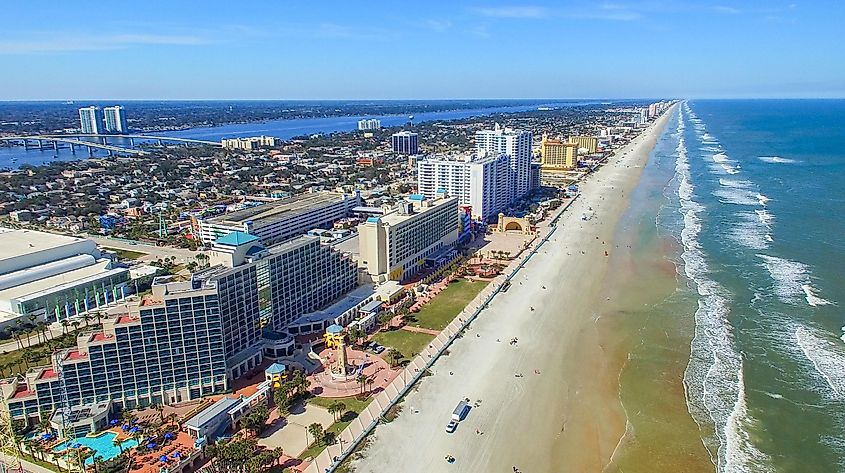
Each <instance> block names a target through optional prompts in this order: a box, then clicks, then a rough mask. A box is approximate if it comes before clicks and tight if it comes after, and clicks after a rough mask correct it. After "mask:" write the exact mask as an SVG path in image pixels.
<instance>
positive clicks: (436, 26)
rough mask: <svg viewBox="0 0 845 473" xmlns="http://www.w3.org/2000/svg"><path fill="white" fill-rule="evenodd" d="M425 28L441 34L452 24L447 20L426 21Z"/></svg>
mask: <svg viewBox="0 0 845 473" xmlns="http://www.w3.org/2000/svg"><path fill="white" fill-rule="evenodd" d="M425 26H426V27H428V28H429V29H431V30H433V31H436V32H438V33H442V32H444V31H446V30H448V29H449V28H451V27H452V22H451V21H449V20H427V21H426V22H425Z"/></svg>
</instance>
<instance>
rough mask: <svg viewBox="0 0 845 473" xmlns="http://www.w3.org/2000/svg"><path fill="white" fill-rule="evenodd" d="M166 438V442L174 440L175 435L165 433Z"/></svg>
mask: <svg viewBox="0 0 845 473" xmlns="http://www.w3.org/2000/svg"><path fill="white" fill-rule="evenodd" d="M164 438H165V439H166V440H170V439H172V438H173V434H171V433H170V432H165V433H164Z"/></svg>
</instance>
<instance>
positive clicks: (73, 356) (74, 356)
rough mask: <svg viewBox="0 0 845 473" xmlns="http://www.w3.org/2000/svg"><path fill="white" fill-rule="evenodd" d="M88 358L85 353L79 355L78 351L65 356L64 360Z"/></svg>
mask: <svg viewBox="0 0 845 473" xmlns="http://www.w3.org/2000/svg"><path fill="white" fill-rule="evenodd" d="M85 358H88V354H87V353H80V352H79V350H73V351H72V352H70V353H68V354H67V357H66V358H65V359H66V360H84V359H85Z"/></svg>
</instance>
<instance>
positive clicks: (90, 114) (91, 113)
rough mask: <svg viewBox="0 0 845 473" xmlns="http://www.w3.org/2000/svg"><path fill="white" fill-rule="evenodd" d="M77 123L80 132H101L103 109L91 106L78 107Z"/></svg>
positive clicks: (96, 133)
mask: <svg viewBox="0 0 845 473" xmlns="http://www.w3.org/2000/svg"><path fill="white" fill-rule="evenodd" d="M79 125H80V128H81V129H82V133H86V134H94V135H99V134H100V133H102V132H103V111H102V110H100V107H93V106H92V107H83V108H80V109H79Z"/></svg>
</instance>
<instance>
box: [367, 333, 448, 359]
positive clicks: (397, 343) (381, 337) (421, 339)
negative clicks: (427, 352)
mask: <svg viewBox="0 0 845 473" xmlns="http://www.w3.org/2000/svg"><path fill="white" fill-rule="evenodd" d="M373 340H375V341H376V342H377V343H378V344H379V345H384V346H386V347H390V348H395V349H397V350H399V351H400V352H401V353H402V355H403V356H404V357H405V358H406V359H411V358H413V357H415V356H417V355H418V354H419V353H420V352H421V351H422V349H423V348H425V346H426V345H428V344H429V343H430V342H431V341H432V340H434V336H433V335H429V334H427V333H418V332H409V331H407V330H391V331H387V332H384V331H382V332H379V333H377V334H375V335H374V336H373Z"/></svg>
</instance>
